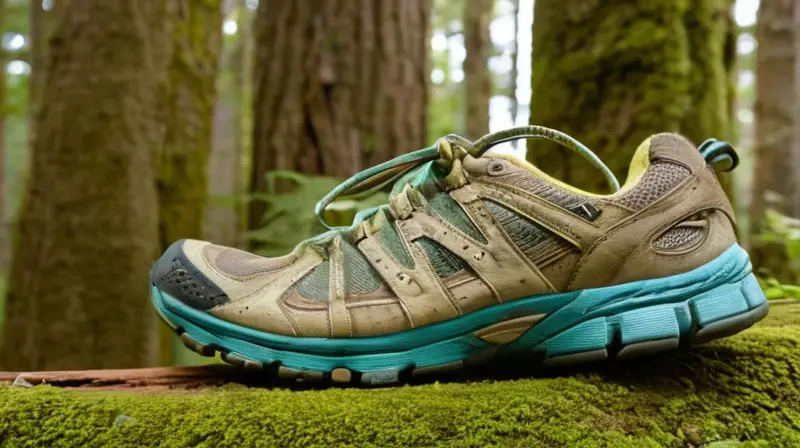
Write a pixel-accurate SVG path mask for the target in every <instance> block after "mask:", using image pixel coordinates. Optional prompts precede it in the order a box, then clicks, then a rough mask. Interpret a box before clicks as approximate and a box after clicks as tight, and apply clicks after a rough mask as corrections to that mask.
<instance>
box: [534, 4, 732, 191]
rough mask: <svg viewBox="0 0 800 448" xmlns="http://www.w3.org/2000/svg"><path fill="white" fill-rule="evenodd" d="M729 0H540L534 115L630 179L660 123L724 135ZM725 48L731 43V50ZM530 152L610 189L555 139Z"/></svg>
mask: <svg viewBox="0 0 800 448" xmlns="http://www.w3.org/2000/svg"><path fill="white" fill-rule="evenodd" d="M730 6H731V2H730V1H729V0H682V1H675V0H657V1H656V0H636V1H629V2H624V4H621V3H620V2H608V1H600V0H542V1H537V2H536V3H535V12H534V15H535V24H534V27H533V59H532V61H533V67H532V81H531V88H532V98H531V119H530V122H531V124H539V125H544V126H548V127H553V128H556V129H559V130H561V131H564V132H567V133H569V134H571V135H573V136H575V137H576V138H578V139H579V140H581V141H582V142H583V143H584V144H586V145H587V146H588V147H589V148H591V149H592V150H594V151H595V152H597V154H598V155H599V156H600V157H601V158H602V159H603V160H604V161H606V162H607V163H608V165H609V167H610V168H611V169H612V170H613V171H614V173H615V174H616V175H617V176H618V177H620V178H622V179H624V176H625V174H626V173H627V169H628V165H629V163H630V159H631V157H632V155H633V152H634V150H635V149H636V147H637V146H638V145H639V144H640V143H641V142H642V141H643V140H644V139H645V138H647V137H648V136H649V135H651V134H654V133H657V132H665V131H671V132H680V133H683V134H685V135H686V136H687V137H689V138H690V139H692V140H693V141H694V142H695V143H697V144H699V143H700V142H702V141H703V140H705V139H706V138H709V137H716V138H721V139H724V138H727V137H728V134H729V129H728V122H729V119H730V117H729V112H730V107H729V106H728V103H729V101H730V97H729V95H728V89H729V82H728V81H729V74H728V70H727V68H726V45H727V46H728V47H729V46H730V39H729V33H728V31H729V27H730V26H731V22H730V21H729V19H728V17H729V9H730ZM728 52H729V50H728ZM528 158H529V159H530V160H531V161H532V162H534V163H536V164H537V165H538V166H540V167H541V168H542V169H544V170H545V171H546V172H548V173H553V174H554V175H555V176H556V177H558V178H560V179H563V180H566V181H568V182H570V183H572V184H574V185H576V186H579V187H582V188H586V189H589V190H594V191H600V192H602V191H606V190H605V189H606V186H605V181H604V180H603V178H602V176H598V175H597V173H596V172H595V170H594V168H592V167H591V166H590V165H589V164H588V163H586V162H585V161H583V160H581V158H580V156H577V155H575V154H569V153H567V152H566V151H564V150H563V149H562V148H559V147H557V146H556V145H550V144H540V143H538V142H537V143H533V142H532V143H531V145H530V146H529V151H528Z"/></svg>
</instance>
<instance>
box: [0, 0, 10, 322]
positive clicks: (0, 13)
mask: <svg viewBox="0 0 800 448" xmlns="http://www.w3.org/2000/svg"><path fill="white" fill-rule="evenodd" d="M5 29H6V0H0V30H2V31H3V33H5ZM0 67H2V69H3V70H2V73H0V106H2V110H0V269H1V270H5V269H6V266H7V265H8V254H9V250H8V241H9V231H8V222H7V220H8V218H7V215H6V194H7V191H8V190H7V188H6V176H5V170H6V163H5V162H6V137H5V121H6V111H5V103H6V70H5V67H6V53H5V49H0ZM0 300H3V299H2V298H0ZM0 328H1V327H0Z"/></svg>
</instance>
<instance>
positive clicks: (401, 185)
mask: <svg viewBox="0 0 800 448" xmlns="http://www.w3.org/2000/svg"><path fill="white" fill-rule="evenodd" d="M520 139H543V140H550V141H552V142H555V143H558V144H559V145H561V146H563V147H565V148H568V149H571V150H574V151H576V152H577V153H578V154H580V155H581V156H582V157H583V158H584V159H586V160H588V161H589V163H591V164H592V165H593V166H594V167H596V168H597V169H599V170H600V171H601V172H602V173H603V176H604V177H605V178H606V180H607V181H608V184H609V186H610V187H611V189H612V190H613V192H617V191H619V188H620V187H619V182H618V181H617V178H616V177H614V174H613V173H612V172H611V169H609V168H608V166H606V165H605V164H604V163H603V162H602V161H601V160H600V158H599V157H597V155H596V154H595V153H593V152H592V151H591V150H590V149H589V148H587V147H586V146H584V145H583V144H582V143H581V142H579V141H577V140H575V139H574V138H572V137H570V136H569V135H567V134H565V133H563V132H560V131H556V130H554V129H550V128H546V127H544V126H520V127H516V128H511V129H506V130H504V131H500V132H495V133H492V134H488V135H486V136H484V137H481V138H480V139H478V140H476V141H474V142H471V141H469V140H467V139H466V138H464V137H460V136H458V135H455V134H450V135H448V136H445V137H443V138H440V139H439V140H437V142H436V143H435V144H434V145H432V146H430V147H428V148H425V149H420V150H418V151H414V152H411V153H408V154H404V155H402V156H399V157H396V158H394V159H392V160H389V161H387V162H384V163H381V164H379V165H376V166H374V167H372V168H368V169H366V170H364V171H361V172H360V173H357V174H356V175H354V176H353V177H351V178H349V179H347V180H346V181H344V182H342V183H341V184H339V185H338V186H336V187H335V188H334V189H333V190H331V191H330V192H329V193H328V194H326V195H325V197H323V198H322V199H321V200H320V201H319V202H317V206H316V208H315V213H316V215H317V217H318V218H319V220H320V222H322V224H323V225H325V227H327V228H329V229H334V228H336V227H332V226H330V225H328V223H327V222H326V221H325V218H324V215H323V211H324V210H325V208H326V207H327V206H328V205H330V204H331V203H332V202H334V201H335V200H337V199H342V198H355V197H361V196H367V195H369V194H372V193H374V192H375V191H377V190H379V189H381V188H383V187H384V186H386V185H389V184H390V183H393V182H395V187H394V188H393V192H392V195H391V197H390V206H391V207H392V208H394V209H395V210H403V209H407V204H408V202H410V201H409V200H408V193H409V190H410V189H412V188H413V187H414V186H415V185H420V184H421V183H423V182H424V181H425V180H426V179H427V178H428V177H429V176H431V175H432V168H433V164H434V163H436V164H437V165H438V166H440V167H443V168H444V169H446V170H447V175H445V176H444V177H443V182H444V184H445V186H446V187H447V188H448V189H455V188H459V187H461V186H463V185H464V184H466V182H467V180H466V175H465V174H464V168H463V165H462V161H463V159H464V158H465V157H466V156H467V155H469V156H472V157H475V158H478V157H481V156H482V155H483V154H485V153H486V151H488V150H489V149H491V148H492V147H493V146H496V145H499V144H500V143H505V142H508V141H513V140H520ZM378 209H379V207H373V208H370V209H367V210H362V211H361V212H359V213H358V214H357V215H356V218H355V220H354V224H358V223H359V222H362V221H364V220H365V219H368V218H369V217H370V216H372V215H374V214H375V213H376V212H377V211H378Z"/></svg>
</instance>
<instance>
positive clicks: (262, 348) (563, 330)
mask: <svg viewBox="0 0 800 448" xmlns="http://www.w3.org/2000/svg"><path fill="white" fill-rule="evenodd" d="M751 271H752V266H751V264H750V260H749V258H748V256H747V253H746V252H745V251H744V250H743V249H742V248H741V247H739V246H738V245H734V246H733V247H731V248H730V249H728V250H727V251H726V252H725V253H723V254H722V255H720V256H719V257H718V258H717V259H715V260H713V261H711V262H709V263H707V264H706V265H703V266H701V267H699V268H697V269H694V270H692V271H690V272H686V273H683V274H679V275H674V276H670V277H664V278H658V279H651V280H643V281H638V282H632V283H627V284H622V285H615V286H609V287H603V288H594V289H586V290H582V291H574V292H568V293H559V294H546V295H539V296H534V297H529V298H523V299H518V300H514V301H511V302H506V303H503V304H499V305H494V306H491V307H488V308H485V309H483V310H479V311H475V312H473V313H470V314H467V315H464V316H460V317H458V318H454V319H450V320H448V321H444V322H439V323H436V324H432V325H427V326H425V327H420V328H416V329H412V330H407V331H403V332H400V333H395V334H392V335H386V336H375V337H362V338H347V339H333V338H312V337H292V336H284V335H277V334H271V333H266V332H262V331H257V330H253V329H250V328H247V327H243V326H240V325H236V324H233V323H231V322H227V321H224V320H222V319H219V318H217V317H215V316H213V315H211V314H208V313H206V312H203V311H199V310H196V309H194V308H192V307H190V306H188V305H186V304H184V303H183V302H181V301H180V300H178V299H176V298H173V297H171V296H169V295H168V294H166V293H163V292H162V291H160V290H158V289H157V288H156V287H152V298H153V303H154V305H155V307H156V310H157V311H158V314H159V315H160V316H161V318H162V319H163V320H164V321H165V322H167V324H169V325H170V326H171V327H172V328H173V329H174V330H175V331H176V332H177V333H178V334H179V335H180V336H181V339H182V340H183V343H184V345H186V346H187V347H188V348H190V349H191V350H194V351H196V352H197V353H199V354H201V355H205V356H214V355H215V353H216V352H219V353H220V354H221V358H222V359H223V360H224V361H226V362H228V363H230V364H234V365H238V366H242V367H245V368H249V369H257V370H268V371H273V372H275V373H276V374H277V376H278V377H279V378H282V379H291V380H297V381H331V382H334V383H353V384H364V385H381V384H392V383H398V382H402V381H405V380H408V379H410V378H411V377H415V376H419V375H424V374H427V373H434V372H437V373H438V372H443V371H450V370H453V369H458V368H461V367H463V366H465V365H472V364H477V363H482V362H485V361H487V360H489V359H492V358H494V357H496V356H500V355H513V356H524V357H527V358H529V359H536V360H540V361H542V362H543V363H544V364H547V365H564V364H574V363H582V362H588V361H597V360H603V359H608V358H618V359H626V358H634V357H639V356H644V355H652V354H655V353H660V352H664V351H669V350H673V349H676V348H678V347H685V346H690V345H695V344H699V343H704V342H707V341H710V340H713V339H718V338H721V337H726V336H730V335H733V334H736V333H738V332H740V331H742V330H744V329H746V328H748V327H750V326H752V325H753V324H754V323H756V322H758V321H759V320H761V319H762V318H764V316H766V315H767V312H768V308H769V306H768V303H767V300H766V297H765V296H764V293H763V291H762V290H761V288H760V287H759V285H758V282H757V281H756V279H755V277H754V276H753V274H752V272H751Z"/></svg>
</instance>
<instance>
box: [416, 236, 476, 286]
mask: <svg viewBox="0 0 800 448" xmlns="http://www.w3.org/2000/svg"><path fill="white" fill-rule="evenodd" d="M416 242H417V243H419V244H420V246H422V248H423V249H425V253H426V254H428V261H430V262H431V265H432V266H433V269H434V270H435V271H436V273H437V274H438V275H439V277H442V278H444V277H450V276H451V275H453V274H457V273H459V272H461V271H463V270H464V269H466V268H467V266H468V265H467V263H466V262H465V261H464V260H462V259H461V258H459V257H457V256H455V255H453V253H452V252H450V251H449V250H447V249H445V248H444V247H442V246H441V245H440V244H439V243H437V242H436V241H433V240H431V239H430V238H420V239H418V240H417V241H416Z"/></svg>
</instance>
